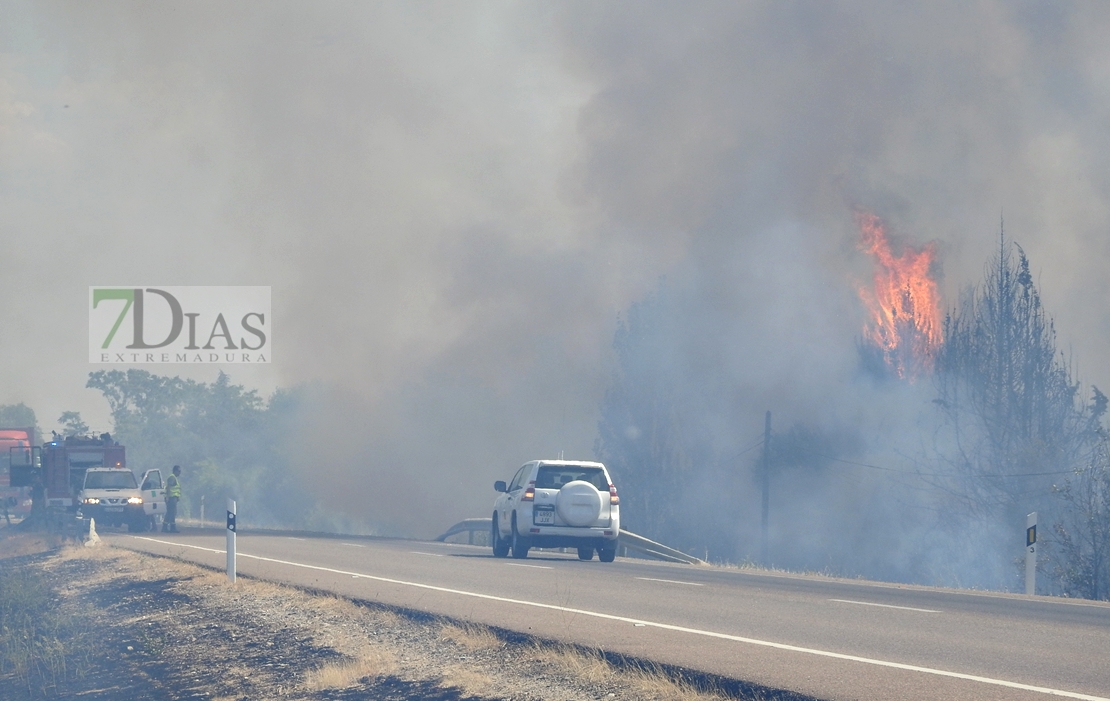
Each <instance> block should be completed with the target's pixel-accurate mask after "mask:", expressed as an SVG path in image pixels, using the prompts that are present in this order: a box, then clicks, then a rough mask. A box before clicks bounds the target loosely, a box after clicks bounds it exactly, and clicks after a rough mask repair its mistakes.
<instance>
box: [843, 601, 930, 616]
mask: <svg viewBox="0 0 1110 701" xmlns="http://www.w3.org/2000/svg"><path fill="white" fill-rule="evenodd" d="M829 601H836V602H837V603H841V604H859V605H860V606H879V607H880V608H884V609H899V610H901V611H920V612H921V613H941V612H940V611H934V610H933V609H915V608H912V607H910V606H892V605H891V604H875V603H872V602H870V601H852V600H851V599H829Z"/></svg>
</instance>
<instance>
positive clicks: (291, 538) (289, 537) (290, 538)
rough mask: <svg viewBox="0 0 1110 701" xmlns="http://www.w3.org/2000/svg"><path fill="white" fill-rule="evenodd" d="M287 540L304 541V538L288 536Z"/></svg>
mask: <svg viewBox="0 0 1110 701" xmlns="http://www.w3.org/2000/svg"><path fill="white" fill-rule="evenodd" d="M285 539H286V540H304V538H294V537H293V536H291V535H287V536H285Z"/></svg>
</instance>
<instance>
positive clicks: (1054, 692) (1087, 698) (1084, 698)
mask: <svg viewBox="0 0 1110 701" xmlns="http://www.w3.org/2000/svg"><path fill="white" fill-rule="evenodd" d="M126 537H128V538H135V539H136V540H146V541H150V542H151V543H161V544H162V545H171V546H174V547H178V548H192V549H194V550H203V551H205V552H210V553H218V554H221V555H223V554H225V553H226V552H227V551H226V550H217V549H215V548H205V547H201V546H199V545H186V544H185V543H175V542H174V541H172V540H159V539H158V538H148V537H146V536H126ZM238 557H245V558H249V559H251V560H258V561H260V562H272V563H274V564H276V565H288V566H290V567H301V568H303V569H306V570H316V571H317V572H331V573H332V574H342V575H350V576H352V577H359V578H362V579H372V580H374V581H376V582H385V583H387V584H399V585H402V586H406V587H414V588H416V589H427V590H429V591H438V592H442V593H444V594H458V595H459V596H471V597H474V598H475V599H485V600H487V601H498V602H501V603H506V604H519V605H521V606H531V607H533V608H541V609H548V610H550V611H563V612H565V613H576V614H580V615H583V616H591V617H593V618H601V619H603V620H606V621H619V622H621V623H631V624H633V625H636V624H643V625H644V626H649V627H652V628H660V629H662V630H670V631H675V632H678V633H690V634H691V635H702V636H705V637H707V638H717V639H719V640H731V641H733V642H738V643H747V644H749V645H759V646H761V647H769V648H772V649H775V650H786V651H789V652H801V653H805V654H808V655H817V656H818V657H831V658H833V659H837V660H847V661H849V662H860V663H863V664H869V665H875V666H876V667H889V668H891V669H901V670H904V671H908V672H921V673H923V674H933V675H936V676H938V677H950V678H952V679H963V680H965V681H973V682H980V683H982V684H991V685H993V686H1002V687H1006V688H1007V689H1020V690H1022V691H1034V692H1037V693H1040V694H1048V695H1050V696H1063V697H1065V698H1069V699H1080V700H1081V701H1110V698H1107V697H1105V696H1091V695H1089V694H1080V693H1076V692H1074V691H1064V690H1062V689H1052V688H1049V687H1044V686H1033V685H1031V684H1021V683H1019V682H1011V681H1006V680H1005V679H992V678H991V677H980V676H977V675H974V674H964V673H962V672H949V671H946V670H943V669H933V668H932V667H918V666H917V665H912V664H902V663H901V662H890V661H887V660H876V659H872V658H870V657H859V656H857V655H846V654H844V653H841V652H830V651H829V650H817V649H814V648H808V647H798V646H797V645H787V644H786V643H775V642H771V641H769V640H758V639H756V638H745V637H743V636H739V635H730V634H728V633H715V632H713V631H711V630H700V629H698V628H687V627H685V626H676V625H671V624H670V623H656V622H654V621H645V620H642V619H639V618H628V617H626V616H616V615H614V614H611V613H601V612H599V611H587V610H585V609H576V608H570V607H569V606H558V605H556V604H544V603H540V602H538V601H525V600H523V599H510V598H508V597H504V596H494V595H493V594H480V593H478V592H473V591H464V590H462V589H450V588H448V587H437V586H435V585H434V584H421V583H420V582H406V581H405V580H403V579H390V578H389V577H379V576H377V575H372V574H360V573H358V572H348V571H346V570H337V569H333V568H331V567H321V566H320V565H307V564H304V563H301V562H290V561H288V560H278V559H277V558H273V557H262V556H261V555H247V554H246V553H238ZM506 564H511V563H506ZM532 566H533V567H534V566H535V565H532Z"/></svg>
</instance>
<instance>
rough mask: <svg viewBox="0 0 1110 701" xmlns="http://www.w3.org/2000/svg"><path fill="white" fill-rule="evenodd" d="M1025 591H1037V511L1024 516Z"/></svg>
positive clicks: (1030, 593)
mask: <svg viewBox="0 0 1110 701" xmlns="http://www.w3.org/2000/svg"><path fill="white" fill-rule="evenodd" d="M1025 593H1026V594H1028V595H1029V596H1033V595H1034V594H1036V593H1037V512H1036V511H1034V512H1033V513H1031V514H1029V515H1028V516H1026V517H1025Z"/></svg>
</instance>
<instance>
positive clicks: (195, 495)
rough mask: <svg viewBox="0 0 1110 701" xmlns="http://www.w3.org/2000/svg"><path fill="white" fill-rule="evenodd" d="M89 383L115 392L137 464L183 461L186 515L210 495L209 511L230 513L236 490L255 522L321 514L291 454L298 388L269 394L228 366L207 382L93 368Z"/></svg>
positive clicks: (298, 521)
mask: <svg viewBox="0 0 1110 701" xmlns="http://www.w3.org/2000/svg"><path fill="white" fill-rule="evenodd" d="M87 386H88V387H89V388H92V389H96V390H99V391H100V392H101V393H102V394H103V395H104V398H105V399H107V401H108V406H109V408H110V409H111V412H112V421H113V425H114V428H113V437H114V438H115V439H116V440H118V441H119V442H120V443H122V444H124V445H126V446H127V451H128V453H127V459H128V464H129V465H130V466H131V467H132V469H133V470H136V471H140V472H141V471H143V470H147V469H151V468H156V467H157V468H161V469H162V470H163V474H167V473H168V470H169V468H170V467H172V466H173V465H181V467H182V468H183V470H184V475H183V479H182V484H183V486H184V490H183V491H184V495H183V499H182V508H183V510H184V514H185V515H187V516H191V517H193V518H196V517H198V516H199V515H200V502H201V497H202V496H203V497H204V498H205V502H206V505H207V516H208V517H212V516H216V515H219V514H222V513H223V509H224V502H225V500H226V499H227V498H228V497H232V498H236V499H238V500H240V502H241V506H240V511H241V513H244V514H245V515H248V516H247V518H249V519H250V520H251V521H253V522H254V523H268V524H274V525H287V526H302V525H306V523H307V522H308V521H310V520H311V518H312V517H313V512H314V509H315V504H314V502H313V501H312V500H311V499H310V498H309V497H307V496H306V494H307V492H306V490H304V489H303V488H302V486H301V485H300V484H298V477H297V472H296V471H295V470H293V469H291V468H292V465H291V464H290V457H289V456H290V453H291V450H290V449H291V447H292V446H293V445H294V443H295V441H297V440H298V431H297V426H296V416H297V410H298V405H299V394H298V393H297V392H296V391H286V390H279V391H277V392H276V393H275V394H274V395H273V396H271V397H270V398H269V399H267V400H264V399H263V398H262V397H260V396H259V395H258V393H257V392H256V391H255V390H247V389H245V388H244V387H243V386H242V385H236V384H232V382H231V380H230V378H229V377H228V376H227V375H226V374H225V373H223V372H221V373H220V374H219V376H218V377H217V379H216V380H215V381H214V382H212V383H203V382H195V381H193V380H183V379H181V378H180V377H167V376H162V375H155V374H152V373H150V372H147V371H145V370H137V369H132V370H127V371H121V370H102V371H98V372H93V373H90V374H89V380H88V384H87Z"/></svg>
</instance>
